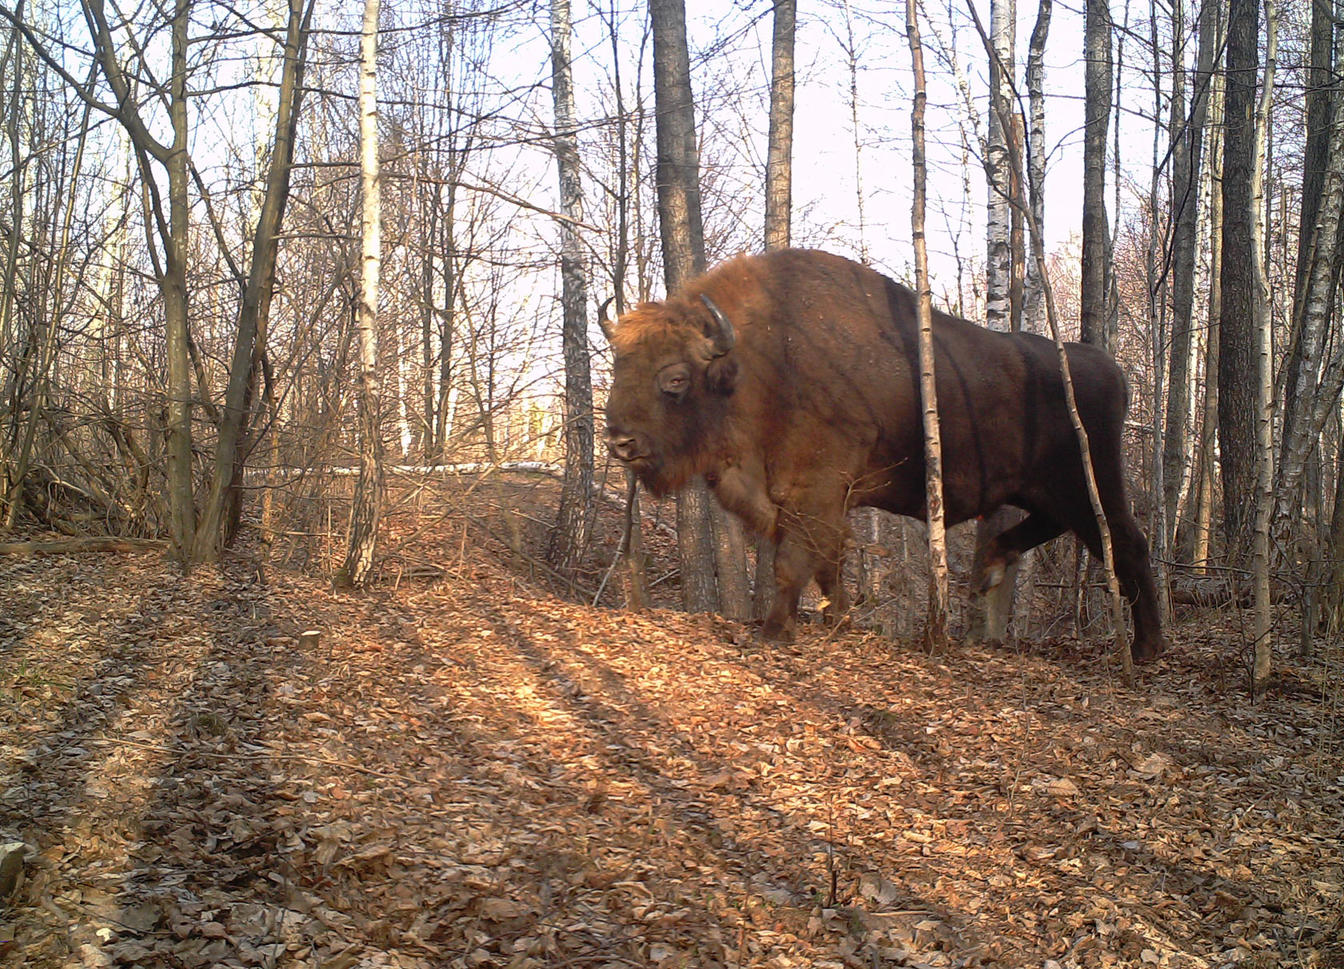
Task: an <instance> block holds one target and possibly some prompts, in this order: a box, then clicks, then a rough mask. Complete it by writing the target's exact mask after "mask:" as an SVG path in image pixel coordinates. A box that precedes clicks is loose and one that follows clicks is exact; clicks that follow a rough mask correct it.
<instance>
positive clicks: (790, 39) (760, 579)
mask: <svg viewBox="0 0 1344 969" xmlns="http://www.w3.org/2000/svg"><path fill="white" fill-rule="evenodd" d="M797 5H798V4H797V0H774V9H775V19H774V32H773V36H772V42H771V58H770V141H769V154H768V155H767V156H766V160H765V248H766V249H787V248H788V247H789V240H790V228H791V226H792V224H793V49H794V38H795V36H796V13H797ZM859 556H860V558H862V556H863V553H862V552H860V553H859ZM774 603H775V543H774V539H772V538H770V537H769V536H765V537H762V538H760V539H758V540H757V542H756V581H755V589H754V594H753V596H752V616H753V618H756V619H764V618H765V617H766V615H767V614H769V612H770V608H771V606H773V605H774Z"/></svg>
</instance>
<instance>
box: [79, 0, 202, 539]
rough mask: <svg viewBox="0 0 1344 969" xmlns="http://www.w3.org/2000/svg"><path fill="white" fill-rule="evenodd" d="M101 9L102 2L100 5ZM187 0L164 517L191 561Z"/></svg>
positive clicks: (171, 250)
mask: <svg viewBox="0 0 1344 969" xmlns="http://www.w3.org/2000/svg"><path fill="white" fill-rule="evenodd" d="M98 6H100V7H101V3H99V4H98ZM190 20H191V4H190V0H175V4H174V8H173V22H172V65H173V72H172V80H171V82H170V84H169V89H170V92H171V94H170V100H169V108H168V116H169V119H170V120H171V123H172V128H173V145H172V150H171V151H170V152H169V153H168V154H167V157H166V158H165V160H164V167H165V168H167V170H168V223H169V232H168V236H167V238H166V239H165V240H164V243H165V244H164V265H163V273H164V275H163V280H162V281H161V283H160V290H161V292H162V293H163V313H164V325H165V328H166V335H167V362H168V367H167V370H168V426H167V457H168V483H167V487H168V515H169V534H170V539H171V541H172V545H173V554H174V556H175V557H177V558H178V559H179V560H180V561H182V562H183V563H184V564H185V563H187V562H188V561H189V560H190V556H191V551H192V548H193V546H194V544H195V537H196V505H195V499H194V492H193V487H192V474H191V470H192V469H191V417H192V392H191V361H190V358H189V354H190V347H189V345H188V344H189V341H190V336H189V334H188V326H189V317H188V306H187V299H188V296H187V258H188V254H189V253H190V251H191V250H190V246H189V245H188V233H189V232H190V228H191V207H190V200H189V199H188V197H187V189H188V171H187V140H188V120H187V44H188V38H187V28H188V25H189V23H190Z"/></svg>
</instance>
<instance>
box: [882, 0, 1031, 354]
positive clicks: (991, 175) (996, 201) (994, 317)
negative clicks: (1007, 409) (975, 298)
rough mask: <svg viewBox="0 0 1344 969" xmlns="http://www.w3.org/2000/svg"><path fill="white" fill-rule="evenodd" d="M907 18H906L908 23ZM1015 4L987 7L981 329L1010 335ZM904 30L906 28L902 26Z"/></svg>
mask: <svg viewBox="0 0 1344 969" xmlns="http://www.w3.org/2000/svg"><path fill="white" fill-rule="evenodd" d="M908 16H909V15H908V14H907V20H908ZM1016 20H1017V2H1016V0H992V2H991V3H990V7H989V40H990V44H991V46H992V47H993V56H992V57H991V58H990V61H989V97H990V107H989V126H988V130H989V139H988V141H987V142H986V151H985V174H986V176H987V181H988V199H987V204H986V209H987V215H988V225H987V228H986V253H985V325H986V326H988V327H989V328H990V329H991V330H1000V331H1005V332H1006V331H1009V330H1013V329H1016V327H1014V326H1013V316H1014V307H1013V302H1012V285H1013V245H1012V227H1013V197H1014V185H1013V172H1012V166H1011V165H1010V164H1009V163H1008V139H1009V138H1012V137H1013V134H1014V131H1013V125H1012V119H1013V118H1014V117H1015V112H1014V111H1013V77H1012V74H1013V65H1014V63H1015V61H1014V58H1015V56H1016V54H1015V47H1016V39H1017V38H1016ZM907 29H908V27H907Z"/></svg>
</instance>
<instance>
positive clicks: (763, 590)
mask: <svg viewBox="0 0 1344 969" xmlns="http://www.w3.org/2000/svg"><path fill="white" fill-rule="evenodd" d="M774 12H775V16H774V29H773V31H772V38H771V45H770V50H771V56H770V131H769V148H768V154H767V155H766V160H765V248H766V249H787V248H788V247H789V241H790V230H791V226H792V224H793V50H794V39H795V36H796V33H797V27H796V21H797V18H796V13H797V0H774ZM774 575H775V543H774V539H773V538H771V537H770V536H768V535H767V536H764V537H762V538H760V539H759V540H758V541H757V542H756V582H755V590H754V592H755V594H754V596H753V598H752V616H753V617H754V618H756V619H764V618H765V617H766V615H768V614H769V612H770V607H771V606H772V605H774V601H775V578H774Z"/></svg>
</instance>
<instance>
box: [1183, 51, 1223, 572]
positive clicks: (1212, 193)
mask: <svg viewBox="0 0 1344 969" xmlns="http://www.w3.org/2000/svg"><path fill="white" fill-rule="evenodd" d="M1218 33H1219V34H1221V33H1222V31H1221V27H1220V28H1219V31H1218ZM1219 44H1220V46H1221V37H1220V38H1219ZM1222 120H1223V78H1222V75H1221V74H1217V75H1215V76H1214V77H1213V79H1212V83H1211V90H1210V93H1209V121H1210V125H1209V179H1208V185H1209V305H1208V327H1207V330H1206V332H1205V335H1204V398H1203V402H1202V405H1201V414H1200V430H1199V454H1198V460H1197V464H1196V468H1197V470H1196V479H1195V512H1194V515H1193V516H1192V517H1193V520H1194V529H1193V531H1194V535H1193V544H1194V550H1193V553H1192V554H1191V556H1190V559H1191V561H1192V562H1193V563H1194V564H1195V565H1197V566H1203V567H1204V568H1205V569H1206V570H1207V569H1208V568H1209V566H1210V564H1211V562H1210V558H1211V554H1212V547H1213V537H1214V529H1213V522H1214V514H1213V509H1214V505H1215V504H1216V498H1215V486H1216V484H1217V464H1218V462H1217V458H1216V450H1217V447H1216V441H1217V434H1218V345H1219V342H1220V340H1219V333H1218V331H1219V321H1220V320H1221V319H1222V313H1223V279H1222V265H1223V191H1222V166H1223V139H1222Z"/></svg>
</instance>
